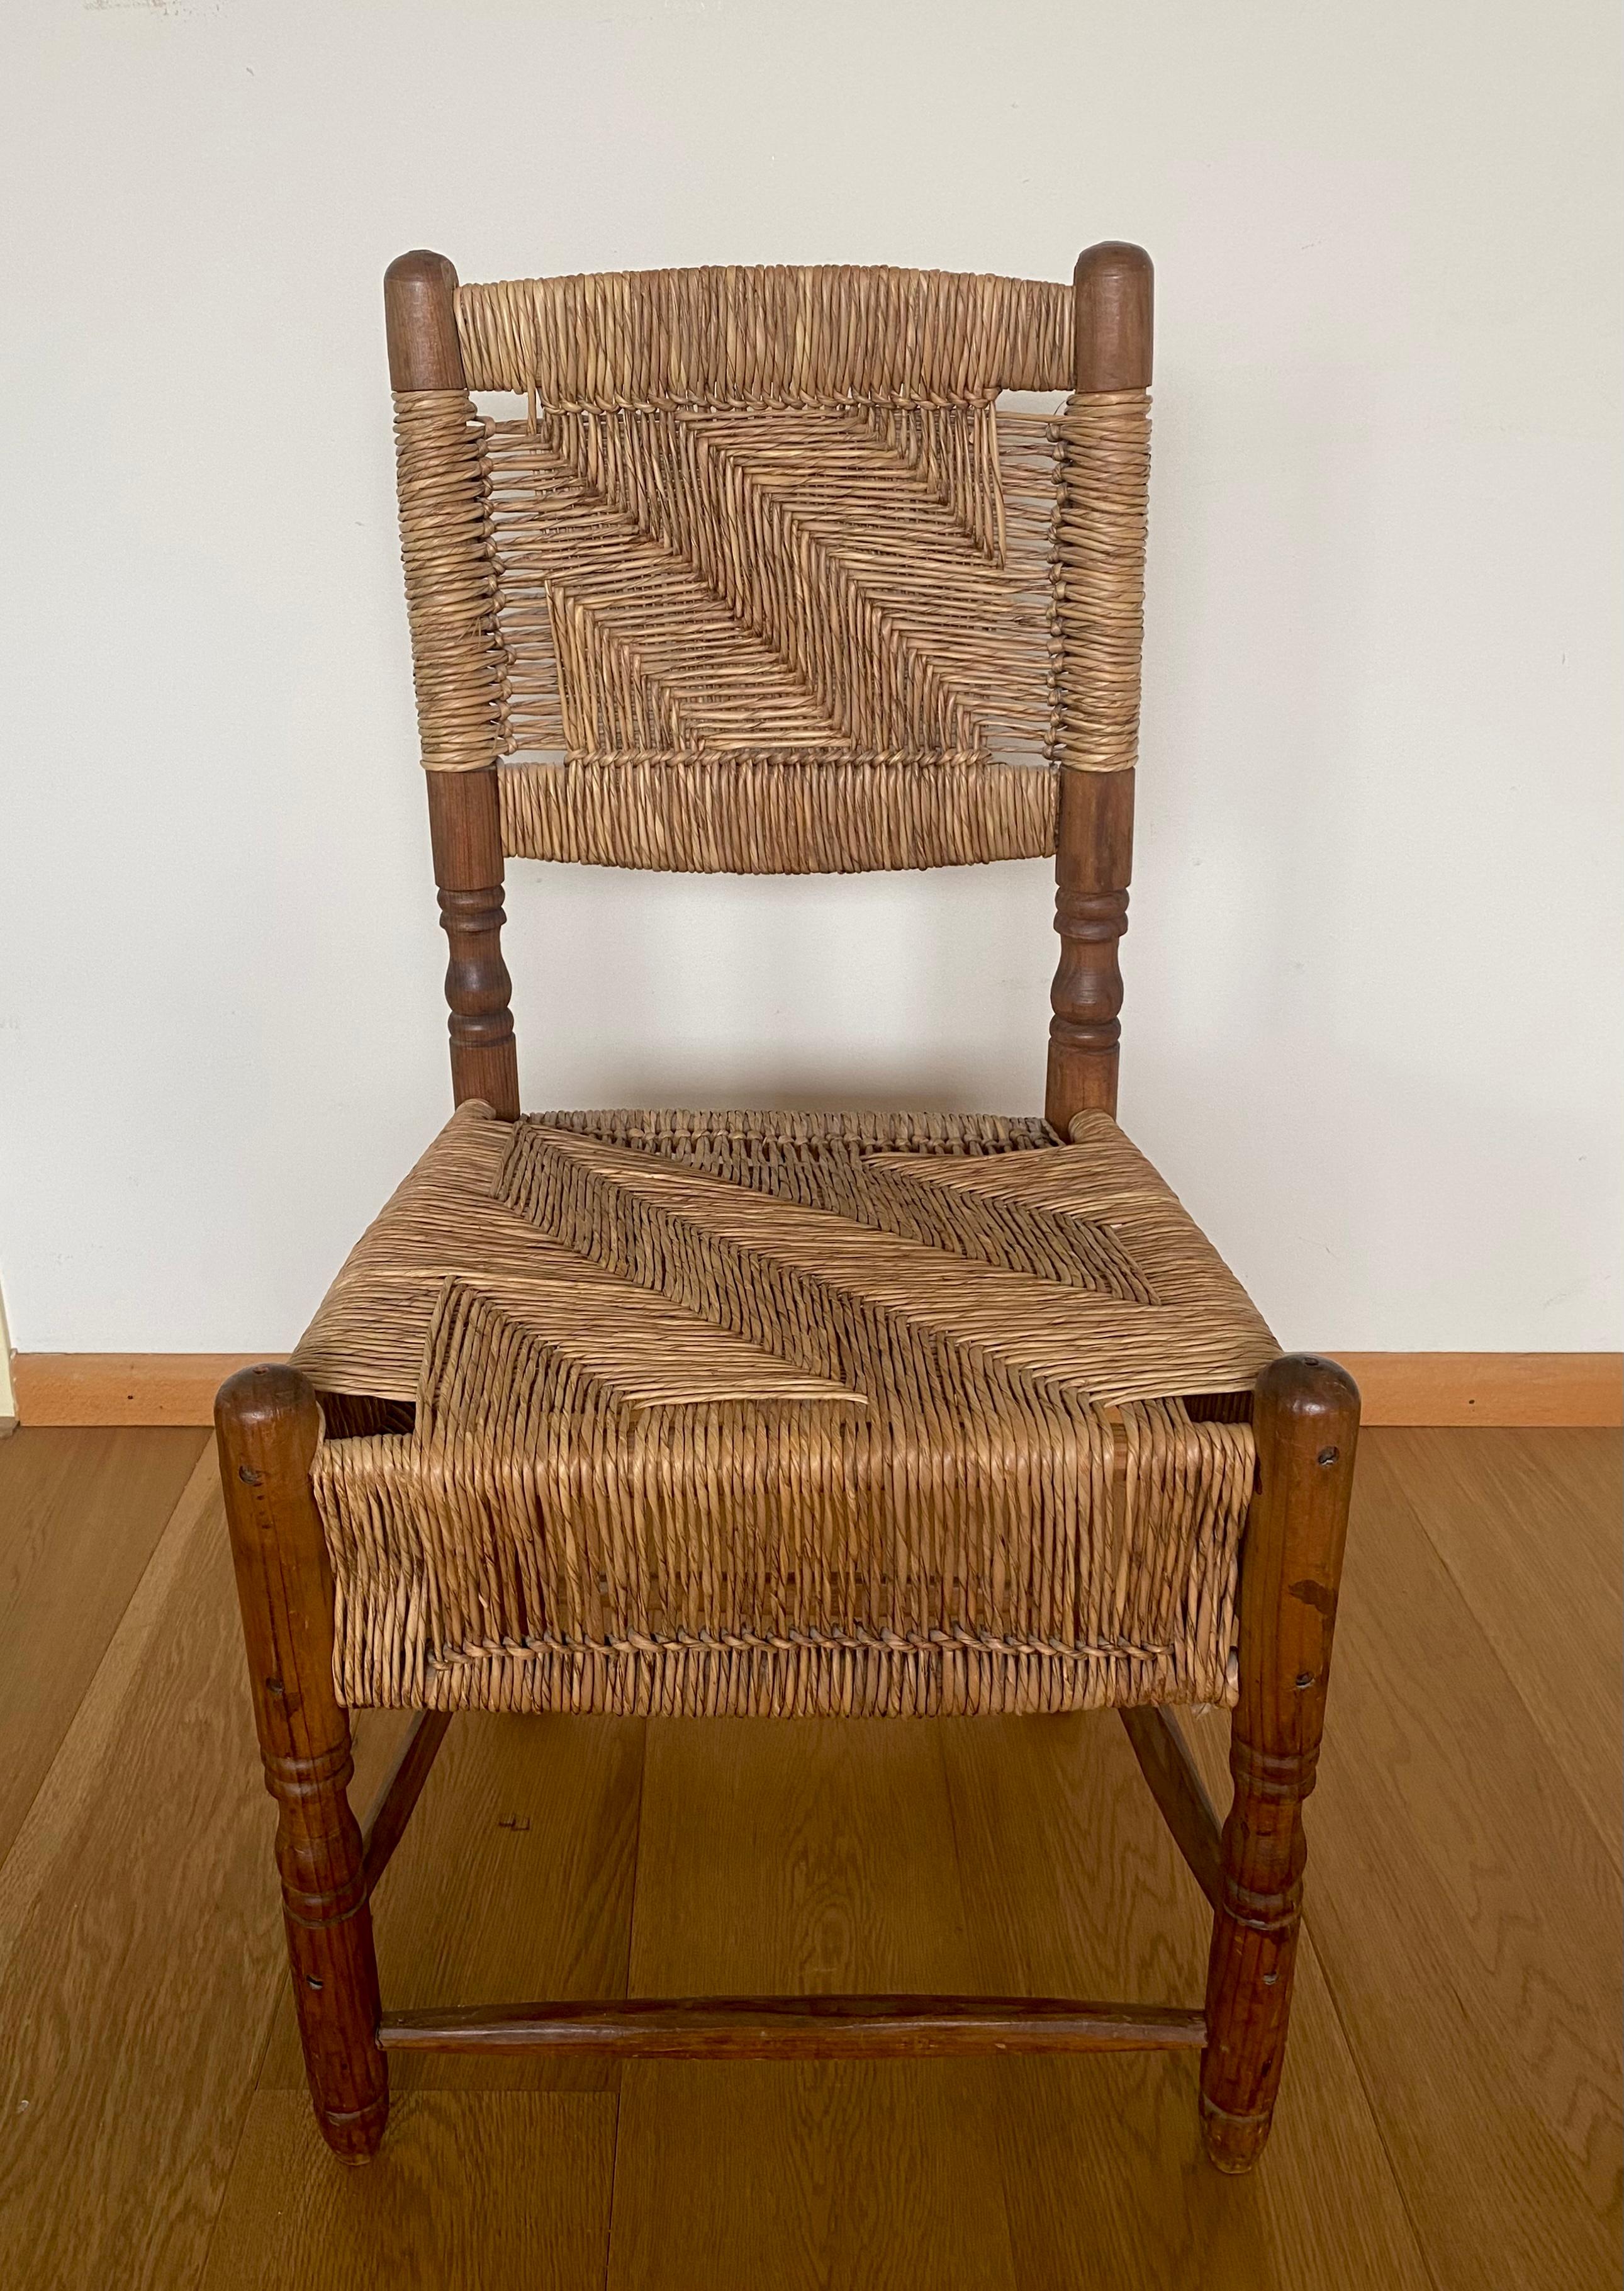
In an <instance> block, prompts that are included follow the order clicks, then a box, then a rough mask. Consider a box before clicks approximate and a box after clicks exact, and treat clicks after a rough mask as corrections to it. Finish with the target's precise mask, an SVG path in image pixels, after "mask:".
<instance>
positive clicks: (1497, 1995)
mask: <svg viewBox="0 0 1624 2291" xmlns="http://www.w3.org/2000/svg"><path fill="white" fill-rule="evenodd" d="M1391 1436H1392V1435H1390V1434H1387V1433H1380V1434H1377V1435H1372V1436H1371V1439H1370V1450H1372V1451H1377V1452H1378V1453H1379V1451H1380V1443H1385V1442H1386V1441H1387V1440H1388V1438H1390V1437H1391ZM1482 1436H1483V1435H1482V1433H1480V1432H1478V1431H1476V1430H1474V1431H1470V1432H1466V1433H1463V1434H1461V1435H1460V1438H1461V1439H1463V1440H1465V1441H1467V1442H1473V1441H1476V1440H1478V1439H1480V1438H1482ZM1548 1436H1560V1435H1548ZM1369 1461H1370V1456H1369V1451H1367V1452H1365V1453H1364V1454H1363V1455H1362V1459H1361V1465H1360V1471H1359V1475H1358V1477H1357V1478H1356V1484H1355V1491H1354V1516H1353V1521H1352V1524H1351V1528H1350V1531H1349V1535H1348V1561H1347V1570H1346V1573H1345V1575H1344V1578H1343V1588H1342V1599H1341V1604H1340V1608H1339V1611H1338V1620H1337V1636H1336V1653H1335V1660H1334V1665H1333V1668H1332V1681H1331V1692H1330V1702H1329V1708H1328V1712H1327V1716H1326V1727H1325V1740H1324V1750H1323V1752H1322V1755H1321V1761H1320V1786H1319V1789H1317V1791H1316V1794H1315V1796H1314V1797H1313V1798H1312V1799H1311V1800H1310V1802H1309V1806H1308V1891H1307V1909H1306V1919H1307V1924H1308V1930H1309V1932H1310V1933H1311V1934H1312V1936H1313V1940H1314V1943H1315V1947H1316V1951H1317V1953H1318V1956H1319V1959H1320V1962H1321V1964H1322V1965H1323V1966H1324V1971H1325V1975H1326V1978H1327V1981H1328V1982H1329V1984H1330V1988H1331V1992H1332V1998H1333V2000H1334V2002H1335V2005H1336V2007H1337V2012H1338V2015H1339V2017H1340V2021H1341V2022H1342V2025H1343V2027H1344V2029H1345V2030H1347V2031H1348V2037H1349V2041H1350V2043H1351V2044H1352V2046H1353V2048H1354V2053H1355V2056H1356V2060H1357V2062H1358V2064H1359V2069H1360V2075H1361V2080H1362V2082H1363V2084H1364V2089H1365V2091H1366V2093H1367V2094H1369V2096H1370V2100H1371V2104H1372V2110H1373V2111H1374V2114H1375V2117H1376V2119H1377V2122H1378V2124H1379V2125H1380V2129H1381V2134H1382V2139H1383V2142H1384V2145H1385V2147H1386V2149H1387V2151H1388V2155H1389V2156H1390V2158H1392V2161H1393V2165H1394V2168H1395V2171H1396V2174H1397V2175H1398V2180H1399V2183H1400V2185H1401V2187H1402V2188H1403V2190H1404V2196H1405V2202H1406V2207H1407V2209H1408V2212H1409V2215H1410V2217H1411V2218H1412V2221H1413V2222H1414V2223H1415V2227H1416V2232H1417V2235H1418V2237H1419V2239H1420V2243H1421V2247H1422V2250H1423V2252H1424V2254H1425V2256H1426V2258H1427V2261H1428V2265H1429V2266H1430V2268H1431V2270H1432V2272H1433V2275H1434V2277H1435V2279H1436V2282H1437V2283H1438V2285H1439V2287H1440V2291H1479V2287H1481V2286H1482V2285H1484V2284H1485V2283H1495V2284H1499V2283H1507V2284H1515V2285H1516V2286H1517V2287H1518V2291H1558V2287H1560V2291H1601V2287H1602V2286H1604V2285H1606V2286H1609V2287H1611V2286H1613V2285H1616V2283H1617V2281H1618V2279H1619V2268H1620V2099H1619V2094H1620V2086H1619V2042H1618V2030H1619V2022H1620V1935H1619V1904H1618V1873H1617V1870H1616V1869H1615V1867H1614V1866H1613V1864H1612V1859H1611V1857H1610V1856H1609V1854H1608V1853H1607V1852H1606V1850H1605V1848H1604V1846H1603V1845H1602V1844H1601V1842H1600V1840H1599V1838H1598V1837H1597V1836H1596V1831H1595V1829H1593V1828H1592V1826H1591V1824H1590V1822H1589V1821H1588V1818H1587V1815H1586V1813H1585V1810H1584V1807H1583V1805H1581V1803H1580V1799H1579V1797H1578V1796H1577V1794H1576V1792H1575V1791H1574V1789H1572V1785H1571V1784H1570V1783H1569V1782H1568V1781H1567V1780H1566V1778H1565V1776H1564V1773H1563V1772H1562V1771H1561V1768H1560V1766H1559V1765H1558V1764H1557V1762H1556V1760H1555V1759H1553V1757H1552V1756H1551V1754H1550V1752H1549V1750H1548V1748H1547V1747H1546V1744H1545V1742H1544V1741H1543V1740H1542V1739H1541V1737H1540V1732H1539V1731H1538V1729H1537V1728H1536V1726H1535V1724H1534V1723H1533V1721H1532V1718H1531V1717H1530V1716H1529V1713H1528V1711H1527V1709H1526V1708H1525V1707H1524V1703H1523V1701H1522V1700H1521V1698H1520V1697H1519V1695H1518V1694H1517V1692H1516V1688H1515V1687H1514V1685H1513V1684H1512V1683H1511V1681H1510V1680H1509V1679H1508V1676H1507V1675H1506V1673H1505V1671H1504V1670H1503V1668H1501V1666H1500V1660H1499V1659H1498V1657H1497V1655H1496V1653H1495V1651H1494V1649H1493V1647H1492V1644H1491V1643H1490V1641H1489V1639H1488V1638H1487V1636H1485V1635H1484V1632H1483V1631H1482V1630H1481V1629H1480V1628H1479V1627H1478V1625H1477V1623H1476V1620H1475V1619H1474V1617H1473V1615H1472V1613H1471V1611H1470V1609H1469V1608H1468V1605H1467V1604H1466V1602H1465V1600H1464V1598H1463V1597H1462V1596H1461V1594H1460V1590H1459V1588H1457V1586H1456V1584H1455V1582H1454V1580H1453V1578H1452V1576H1451V1574H1450V1573H1449V1572H1448V1570H1447V1569H1446V1568H1445V1566H1444V1563H1443V1561H1442V1559H1441V1558H1440V1557H1439V1555H1438V1554H1437V1552H1436V1550H1435V1548H1434V1547H1433V1545H1432V1543H1431V1541H1430V1540H1429V1539H1428V1535H1427V1532H1426V1530H1425V1528H1424V1526H1423V1525H1422V1523H1421V1521H1420V1519H1419V1518H1418V1517H1417V1515H1416V1512H1415V1510H1414V1508H1413V1507H1412V1505H1411V1503H1410V1501H1409V1499H1408V1496H1407V1494H1406V1493H1405V1492H1404V1491H1402V1490H1401V1489H1399V1488H1398V1486H1397V1484H1396V1483H1395V1482H1394V1481H1393V1480H1392V1478H1391V1476H1390V1475H1388V1474H1387V1473H1386V1472H1384V1471H1383V1470H1381V1469H1380V1468H1375V1469H1371V1468H1368V1465H1369ZM1615 1723H1616V1722H1615ZM1191 1740H1192V1747H1193V1748H1195V1750H1196V1756H1197V1758H1198V1761H1199V1763H1200V1764H1202V1767H1203V1771H1204V1773H1205V1774H1206V1775H1207V1778H1208V1781H1209V1786H1210V1787H1211V1788H1212V1789H1213V1791H1214V1794H1215V1796H1216V1797H1218V1800H1219V1803H1220V1805H1221V1804H1223V1803H1224V1802H1226V1800H1227V1797H1228V1790H1227V1787H1226V1786H1225V1785H1226V1779H1227V1778H1226V1777H1225V1776H1224V1774H1223V1758H1224V1743H1225V1740H1226V1730H1225V1728H1224V1726H1223V1724H1221V1722H1220V1721H1218V1720H1217V1718H1216V1717H1215V1716H1214V1717H1213V1718H1212V1719H1211V1720H1209V1721H1208V1722H1207V1723H1206V1724H1197V1725H1196V1726H1194V1727H1193V1728H1192V1729H1191ZM1290 2076H1291V2069H1290V2067H1289V2065H1288V2069H1287V2077H1288V2079H1289V2078H1290Z"/></svg>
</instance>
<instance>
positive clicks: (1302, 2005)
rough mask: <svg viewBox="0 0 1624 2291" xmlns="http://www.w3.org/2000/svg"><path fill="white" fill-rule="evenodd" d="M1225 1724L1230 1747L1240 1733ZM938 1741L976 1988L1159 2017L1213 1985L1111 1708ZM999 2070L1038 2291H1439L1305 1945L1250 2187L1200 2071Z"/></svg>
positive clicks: (1013, 2177)
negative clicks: (1281, 2073)
mask: <svg viewBox="0 0 1624 2291" xmlns="http://www.w3.org/2000/svg"><path fill="white" fill-rule="evenodd" d="M1212 1730H1213V1732H1215V1733H1218V1734H1220V1736H1221V1737H1222V1739H1223V1740H1224V1741H1225V1742H1226V1744H1227V1741H1228V1720H1227V1718H1226V1719H1219V1718H1217V1717H1215V1718H1214V1719H1213V1721H1212ZM941 1735H942V1746H943V1751H944V1755H945V1758H946V1763H947V1772H948V1781H949V1783H950V1786H951V1789H952V1802H953V1811H954V1823H955V1830H956V1837H957V1841H958V1865H959V1872H960V1883H961V1885H962V1887H963V1890H964V1901H965V1906H966V1912H967V1916H968V1919H969V1933H970V1940H971V1944H972V1952H973V1957H974V1962H975V1971H976V1978H977V1982H978V1984H981V1985H986V1986H988V1987H993V1986H996V1987H999V1988H1016V1989H1027V1990H1051V1989H1052V1988H1053V1987H1054V1986H1055V1985H1057V1984H1060V1985H1062V1986H1065V1987H1067V1988H1070V1987H1071V1986H1073V1985H1074V1984H1080V1985H1081V1986H1082V1988H1084V1990H1091V1989H1095V1988H1098V1987H1099V1986H1100V1984H1101V1983H1104V1984H1106V1985H1107V1986H1108V1988H1109V1989H1110V1990H1111V1991H1112V1992H1113V1993H1114V1994H1116V1995H1118V1996H1124V1997H1135V1998H1142V1999H1145V2000H1147V2001H1150V2000H1156V1999H1159V1998H1170V1997H1180V1996H1188V1995H1189V1994H1191V1985H1192V1983H1194V1984H1195V1985H1196V1987H1197V1988H1199V1986H1200V1984H1201V1982H1202V1980H1203V1977H1204V1970H1205V1965H1206V1956H1207V1947H1208V1942H1209V1940H1210V1937H1211V1933H1212V1912H1211V1910H1210V1909H1209V1908H1208V1906H1207V1904H1206V1902H1205V1901H1204V1900H1203V1898H1202V1895H1201V1893H1200V1890H1199V1888H1198V1887H1197V1885H1196V1881H1195V1879H1194V1878H1193V1877H1191V1875H1190V1873H1189V1872H1188V1869H1186V1868H1185V1866H1184V1864H1183V1862H1182V1861H1181V1860H1180V1856H1179V1854H1178V1853H1177V1851H1176V1849H1175V1847H1174V1846H1173V1844H1172V1840H1171V1838H1170V1837H1168V1835H1167V1833H1166V1831H1165V1829H1164V1827H1163V1825H1162V1823H1161V1821H1159V1819H1158V1818H1157V1815H1156V1809H1155V1807H1154V1806H1153V1805H1152V1804H1151V1802H1150V1798H1149V1797H1148V1793H1147V1791H1146V1789H1145V1786H1144V1782H1143V1780H1142V1779H1141V1777H1140V1773H1139V1772H1138V1771H1137V1769H1136V1767H1135V1765H1134V1762H1133V1757H1132V1751H1131V1749H1130V1748H1129V1745H1128V1742H1127V1740H1126V1738H1125V1736H1124V1733H1123V1731H1122V1729H1121V1728H1120V1726H1118V1725H1117V1724H1116V1721H1115V1718H1114V1717H1113V1716H1112V1714H1111V1713H1109V1712H1098V1713H1094V1714H1092V1715H1090V1716H1085V1717H1073V1718H1039V1719H1018V1720H1005V1719H975V1720H970V1719H960V1720H954V1721H949V1722H945V1723H944V1724H943V1725H942V1727H941ZM1316 1837H1317V1833H1316ZM984 2073H986V2074H987V2075H988V2078H990V2079H991V2080H992V2082H993V2085H994V2087H995V2090H996V2104H995V2107H994V2110H993V2121H994V2124H995V2126H996V2143H997V2144H996V2153H997V2155H998V2158H999V2160H1000V2164H1001V2168H1002V2173H1003V2179H1004V2198H1005V2201H1006V2203H1007V2205H1008V2208H1009V2219H1010V2232H1011V2237H1012V2242H1013V2247H1014V2252H1015V2262H1016V2272H1017V2276H1018V2279H1019V2280H1020V2282H1021V2283H1023V2284H1029V2283H1036V2284H1044V2285H1048V2284H1053V2285H1056V2286H1057V2287H1058V2286H1060V2285H1065V2286H1066V2287H1067V2291H1074V2287H1075V2291H1165V2287H1167V2286H1170V2285H1177V2286H1180V2287H1182V2286H1185V2285H1190V2286H1196V2285H1198V2286H1200V2287H1201V2291H1304V2287H1309V2286H1312V2287H1321V2286H1324V2287H1326V2291H1329V2287H1331V2286H1332V2285H1334V2286H1335V2287H1337V2291H1366V2287H1368V2291H1400V2287H1403V2291H1427V2287H1428V2277H1427V2273H1426V2271H1425V2269H1424V2267H1423V2266H1422V2264H1421V2262H1420V2255H1419V2254H1418V2252H1417V2250H1416V2247H1415V2243H1414V2239H1413V2238H1412V2233H1411V2231H1410V2227H1409V2224H1408V2223H1407V2222H1406V2220H1405V2217H1404V2206H1403V2203H1402V2201H1401V2199H1400V2194H1399V2191H1398V2188H1397V2186H1396V2182H1395V2180H1394V2177H1393V2174H1391V2172H1390V2171H1389V2170H1388V2165H1387V2162H1386V2159H1385V2158H1384V2156H1383V2154H1382V2150H1381V2143H1380V2138H1379V2136H1378V2134H1377V2129H1376V2126H1375V2124H1374V2122H1373V2120H1372V2114H1371V2110H1370V2108H1369V2106H1368V2104H1367V2102H1366V2100H1365V2097H1364V2093H1363V2091H1362V2090H1361V2088H1360V2082H1359V2077H1358V2073H1357V2070H1356V2064H1355V2061H1354V2058H1353V2056H1352V2054H1351V2052H1350V2050H1349V2047H1348V2043H1347V2040H1346V2038H1345V2037H1344V2035H1343V2032H1342V2030H1341V2029H1340V2026H1339V2024H1338V2022H1337V2018H1336V2014H1335V2013H1334V2011H1333V2010H1332V2005H1331V2001H1330V1998H1329V1997H1328V1995H1327V1993H1326V1990H1325V1984H1324V1979H1323V1977H1322V1975H1321V1973H1320V1969H1319V1966H1318V1964H1317V1962H1316V1958H1315V1956H1314V1952H1313V1949H1312V1948H1311V1947H1309V1946H1308V1945H1304V1946H1303V1947H1302V1948H1301V1949H1300V1953H1299V1957H1298V1965H1297V1994H1296V2002H1295V2006H1294V2009H1293V2014H1292V2044H1291V2051H1290V2053H1289V2054H1288V2056H1287V2061H1286V2069H1285V2081H1284V2089H1283V2091H1282V2094H1281V2098H1280V2106H1279V2113H1278V2116H1277V2118H1276V2126H1275V2131H1274V2136H1273V2138H1272V2140H1271V2142H1270V2143H1269V2147H1268V2152H1267V2154H1266V2155H1265V2157H1264V2158H1263V2160H1262V2162H1261V2163H1260V2165H1259V2166H1258V2168H1257V2170H1256V2172H1255V2173H1253V2174H1249V2175H1247V2176H1246V2177H1244V2178H1240V2179H1231V2178H1228V2177H1225V2176H1224V2175H1222V2174H1219V2173H1217V2172H1214V2171H1213V2170H1212V2168H1211V2166H1209V2165H1208V2164H1207V2163H1206V2162H1205V2161H1204V2158H1203V2157H1202V2153H1201V2142H1200V2134H1199V2131H1198V2128H1197V2122H1196V2064H1195V2062H1193V2061H1190V2060H1188V2058H1183V2057H1180V2056H1179V2055H1176V2054H1168V2055H1144V2056H1141V2057H1139V2058H1133V2057H1130V2056H1123V2057H1118V2058H1114V2059H1107V2060H1097V2061H1079V2062H1068V2061H1052V2062H1050V2061H1044V2062H1022V2061H1012V2062H1008V2063H998V2064H996V2065H995V2066H992V2067H990V2068H989V2069H988V2070H986V2071H985V2072H984Z"/></svg>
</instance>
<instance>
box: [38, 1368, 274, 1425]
mask: <svg viewBox="0 0 1624 2291" xmlns="http://www.w3.org/2000/svg"><path fill="white" fill-rule="evenodd" d="M280 1358H281V1355H280V1354H278V1353H19V1354H18V1355H17V1356H16V1362H15V1366H16V1371H17V1414H18V1419H19V1421H20V1422H21V1423H23V1424H25V1425H40V1426H42V1427H43V1426H45V1425H80V1424H83V1425H102V1424H110V1425H132V1426H140V1425H164V1424H196V1425H212V1423H213V1421H214V1395H215V1394H216V1393H217V1392H218V1391H219V1390H220V1386H221V1385H222V1384H224V1382H225V1381H226V1379H227V1378H228V1377H229V1376H235V1375H236V1372H237V1371H238V1369H241V1368H252V1365H253V1364H254V1363H255V1362H256V1361H274V1360H278V1359H280Z"/></svg>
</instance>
